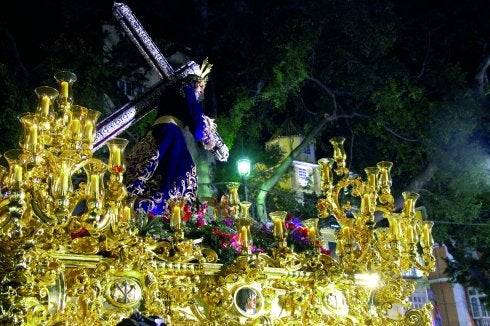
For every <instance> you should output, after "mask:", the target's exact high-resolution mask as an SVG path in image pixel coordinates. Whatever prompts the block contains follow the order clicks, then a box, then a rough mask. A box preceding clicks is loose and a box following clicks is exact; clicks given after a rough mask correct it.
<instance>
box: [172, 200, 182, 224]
mask: <svg viewBox="0 0 490 326" xmlns="http://www.w3.org/2000/svg"><path fill="white" fill-rule="evenodd" d="M172 220H173V225H174V226H177V225H179V224H180V221H181V220H180V206H179V205H175V206H174V210H173V214H172Z"/></svg>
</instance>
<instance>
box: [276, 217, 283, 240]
mask: <svg viewBox="0 0 490 326" xmlns="http://www.w3.org/2000/svg"><path fill="white" fill-rule="evenodd" d="M274 231H275V233H276V236H278V237H279V238H280V239H282V237H283V232H284V231H283V229H282V221H281V219H275V220H274Z"/></svg>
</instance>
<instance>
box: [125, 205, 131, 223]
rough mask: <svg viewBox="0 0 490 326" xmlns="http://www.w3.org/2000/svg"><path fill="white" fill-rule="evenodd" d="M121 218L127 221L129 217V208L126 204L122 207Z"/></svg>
mask: <svg viewBox="0 0 490 326" xmlns="http://www.w3.org/2000/svg"><path fill="white" fill-rule="evenodd" d="M123 218H124V220H125V221H127V220H129V219H130V218H131V208H129V207H128V206H125V207H124V210H123Z"/></svg>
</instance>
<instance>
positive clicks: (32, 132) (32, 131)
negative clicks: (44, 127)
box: [29, 124, 37, 146]
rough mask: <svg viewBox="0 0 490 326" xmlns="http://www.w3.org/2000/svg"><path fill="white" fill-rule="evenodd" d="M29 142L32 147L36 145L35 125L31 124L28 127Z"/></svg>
mask: <svg viewBox="0 0 490 326" xmlns="http://www.w3.org/2000/svg"><path fill="white" fill-rule="evenodd" d="M29 142H30V144H31V145H32V146H36V145H37V125H36V124H33V125H32V126H30V127H29Z"/></svg>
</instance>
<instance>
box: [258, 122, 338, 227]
mask: <svg viewBox="0 0 490 326" xmlns="http://www.w3.org/2000/svg"><path fill="white" fill-rule="evenodd" d="M334 119H336V118H334V117H332V116H329V115H325V116H324V118H323V119H322V120H321V121H320V123H319V124H318V125H317V126H316V127H315V128H313V129H312V130H311V131H310V132H309V134H308V135H307V136H306V137H305V138H304V139H303V141H302V142H301V144H299V145H298V147H296V148H295V149H294V150H293V151H292V152H291V153H289V155H288V156H287V157H286V158H285V159H284V160H283V161H282V162H281V164H279V166H278V167H277V168H276V170H275V171H274V174H273V175H272V176H271V177H270V178H269V179H267V180H265V181H264V182H263V183H262V184H261V185H260V187H259V193H258V194H257V199H256V201H255V204H256V209H257V218H258V219H259V220H260V221H261V222H266V221H267V208H266V204H265V203H266V198H267V194H268V193H269V191H270V190H271V189H272V188H273V187H274V186H275V185H276V184H277V183H278V182H279V180H281V177H282V176H283V175H284V173H286V171H287V170H288V169H289V168H290V166H291V163H292V162H293V160H294V159H295V158H296V157H298V156H299V155H300V154H301V153H303V151H304V149H305V147H306V146H307V145H308V144H309V143H311V141H312V140H313V139H315V137H316V135H317V134H318V133H319V132H320V131H321V130H322V129H323V128H324V127H325V125H326V124H327V122H328V121H332V120H334Z"/></svg>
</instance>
